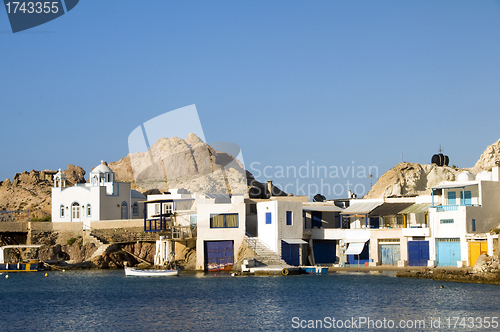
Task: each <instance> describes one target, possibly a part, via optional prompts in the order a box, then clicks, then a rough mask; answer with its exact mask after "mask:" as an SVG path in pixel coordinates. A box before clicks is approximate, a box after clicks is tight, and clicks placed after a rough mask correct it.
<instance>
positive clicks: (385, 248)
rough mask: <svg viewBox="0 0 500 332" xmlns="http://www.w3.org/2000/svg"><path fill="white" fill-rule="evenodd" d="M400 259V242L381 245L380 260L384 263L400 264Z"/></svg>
mask: <svg viewBox="0 0 500 332" xmlns="http://www.w3.org/2000/svg"><path fill="white" fill-rule="evenodd" d="M400 259H401V251H400V246H399V244H381V245H380V260H381V262H382V265H398V261H399V260H400Z"/></svg>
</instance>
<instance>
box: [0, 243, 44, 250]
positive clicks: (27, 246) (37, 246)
mask: <svg viewBox="0 0 500 332" xmlns="http://www.w3.org/2000/svg"><path fill="white" fill-rule="evenodd" d="M41 246H43V244H12V245H8V246H1V247H0V249H14V248H16V249H17V248H40V247H41Z"/></svg>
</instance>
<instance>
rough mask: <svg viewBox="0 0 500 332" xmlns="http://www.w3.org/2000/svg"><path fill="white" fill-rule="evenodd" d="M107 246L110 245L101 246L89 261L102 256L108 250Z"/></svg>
mask: <svg viewBox="0 0 500 332" xmlns="http://www.w3.org/2000/svg"><path fill="white" fill-rule="evenodd" d="M109 246H111V244H109V243H108V244H101V245H100V246H99V247H98V248H97V250H96V251H95V252H94V253H93V254H92V257H90V260H91V261H92V260H94V258H96V257H99V256H102V255H103V254H104V253H105V252H106V250H108V248H109Z"/></svg>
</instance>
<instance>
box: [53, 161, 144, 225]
mask: <svg viewBox="0 0 500 332" xmlns="http://www.w3.org/2000/svg"><path fill="white" fill-rule="evenodd" d="M145 199H146V197H145V196H144V195H142V194H141V193H140V192H138V191H136V190H131V189H130V183H126V182H116V181H115V173H114V172H113V171H112V170H111V169H110V168H109V167H108V166H107V165H106V164H105V163H104V162H101V164H100V165H98V166H97V167H95V168H94V169H93V170H92V172H90V178H89V182H87V183H78V184H75V185H74V186H73V187H66V176H65V175H64V174H63V173H62V172H61V170H59V172H58V173H57V174H56V175H54V187H53V188H52V221H53V222H83V225H84V228H86V229H88V228H90V222H91V221H99V220H117V219H140V218H143V208H142V203H141V201H144V200H145Z"/></svg>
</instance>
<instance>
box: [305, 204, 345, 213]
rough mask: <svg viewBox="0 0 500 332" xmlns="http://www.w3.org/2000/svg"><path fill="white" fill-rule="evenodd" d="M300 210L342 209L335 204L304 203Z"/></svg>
mask: <svg viewBox="0 0 500 332" xmlns="http://www.w3.org/2000/svg"><path fill="white" fill-rule="evenodd" d="M302 210H304V211H321V212H342V211H344V209H342V208H340V207H338V206H335V205H328V206H322V205H319V206H318V205H304V206H303V207H302Z"/></svg>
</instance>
